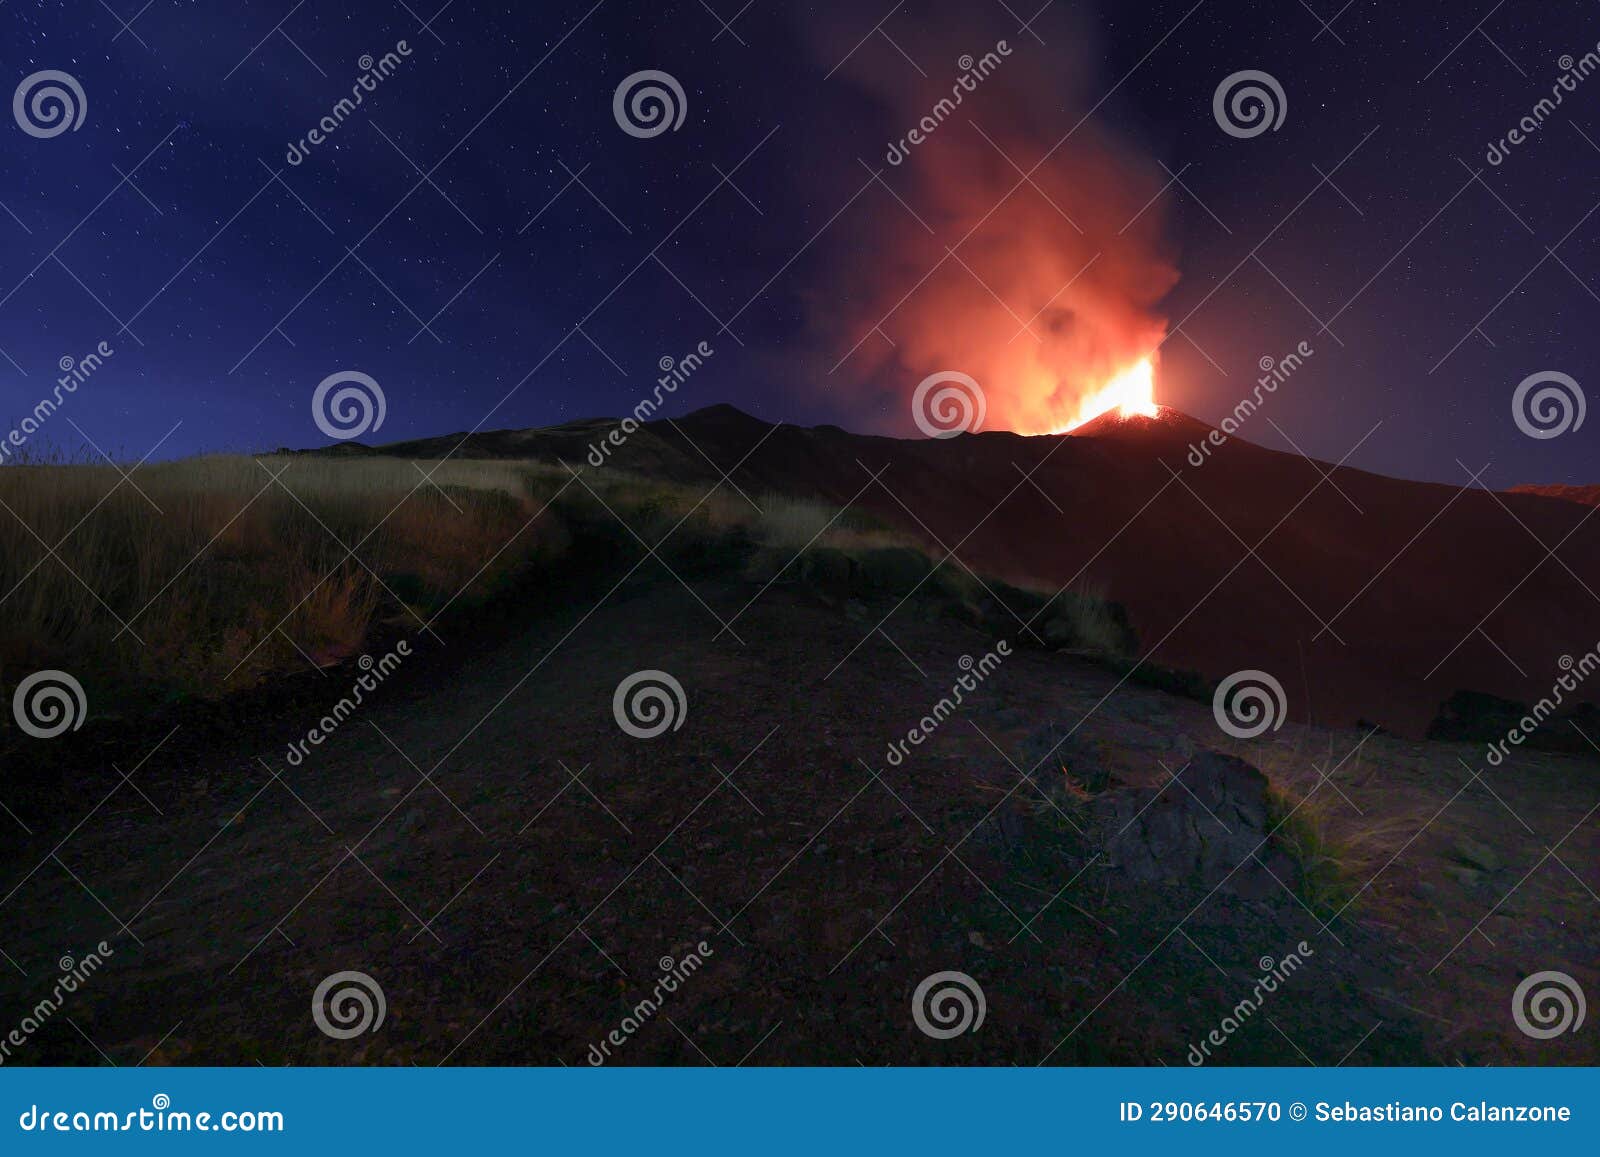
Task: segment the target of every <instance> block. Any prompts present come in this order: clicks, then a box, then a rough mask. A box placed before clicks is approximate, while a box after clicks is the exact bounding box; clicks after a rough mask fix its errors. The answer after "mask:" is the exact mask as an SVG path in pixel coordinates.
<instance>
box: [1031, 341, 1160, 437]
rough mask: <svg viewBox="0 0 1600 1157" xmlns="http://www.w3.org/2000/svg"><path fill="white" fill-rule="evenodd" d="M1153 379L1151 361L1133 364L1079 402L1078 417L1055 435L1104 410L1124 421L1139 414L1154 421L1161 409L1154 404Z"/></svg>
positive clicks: (1098, 414)
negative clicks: (1118, 413)
mask: <svg viewBox="0 0 1600 1157" xmlns="http://www.w3.org/2000/svg"><path fill="white" fill-rule="evenodd" d="M1155 377H1156V371H1155V365H1154V363H1153V362H1152V361H1151V359H1150V358H1143V359H1141V360H1140V361H1138V362H1135V363H1134V364H1133V365H1132V366H1130V367H1129V368H1128V369H1125V370H1123V371H1122V372H1121V373H1120V374H1118V375H1117V376H1116V377H1114V378H1112V379H1111V380H1110V381H1109V382H1107V383H1106V384H1105V385H1104V386H1102V387H1101V388H1100V389H1098V390H1096V391H1095V392H1094V393H1092V394H1090V395H1089V396H1088V397H1087V398H1085V399H1084V400H1083V401H1082V402H1080V403H1078V414H1077V417H1075V418H1073V419H1072V421H1070V422H1068V423H1067V424H1066V425H1065V426H1063V427H1061V429H1060V430H1058V431H1056V432H1057V433H1058V434H1064V433H1066V432H1067V431H1069V430H1075V429H1077V428H1078V427H1079V426H1081V425H1083V424H1084V423H1085V422H1088V421H1090V420H1092V419H1094V418H1098V417H1099V416H1100V415H1101V414H1104V413H1105V412H1106V411H1107V410H1117V411H1118V412H1120V413H1121V415H1122V416H1123V417H1124V418H1132V417H1135V416H1140V415H1142V416H1144V417H1146V418H1154V417H1155V416H1156V415H1157V414H1159V413H1160V412H1161V407H1159V406H1157V405H1156V381H1155Z"/></svg>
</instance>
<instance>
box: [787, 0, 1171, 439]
mask: <svg viewBox="0 0 1600 1157" xmlns="http://www.w3.org/2000/svg"><path fill="white" fill-rule="evenodd" d="M974 23H976V22H975V21H971V20H969V19H968V18H966V17H963V16H961V15H959V14H951V15H947V16H946V17H945V18H944V19H942V20H941V21H939V22H936V23H932V24H925V25H918V26H917V28H916V29H915V31H914V32H909V31H908V33H907V35H908V36H909V37H911V38H912V42H911V43H908V44H907V46H906V50H907V52H908V53H910V54H911V55H912V56H913V57H915V58H917V59H921V58H923V57H926V58H927V59H930V60H934V59H948V58H952V57H955V56H956V54H957V53H958V52H960V51H962V50H963V49H962V47H961V46H964V45H969V44H974V43H981V40H980V37H981V35H982V33H983V29H982V28H981V26H979V27H970V26H968V27H964V26H963V25H970V24H974ZM1084 36H1085V40H1084V43H1087V42H1088V41H1089V40H1092V35H1091V33H1090V32H1089V31H1087V30H1086V31H1085V34H1084ZM848 47H849V44H848V43H845V44H844V45H843V46H842V47H839V48H838V49H837V50H836V51H833V52H830V53H828V54H825V55H826V56H829V57H831V59H832V60H835V61H836V60H838V59H839V56H840V54H841V53H843V52H844V50H845V49H847V48H848ZM993 63H994V67H993V69H992V70H990V71H989V72H988V73H987V75H986V77H985V79H984V81H983V85H982V87H981V88H980V89H978V90H976V91H974V92H972V93H971V94H969V95H966V96H964V98H963V100H962V102H961V109H960V113H959V114H958V115H956V116H953V117H951V118H950V119H949V120H948V121H947V122H946V123H945V124H944V125H943V126H942V127H941V128H939V130H938V132H937V134H936V135H934V136H932V137H930V138H928V139H926V140H925V141H923V142H922V143H921V144H918V145H916V146H915V147H912V148H910V150H909V152H907V151H905V150H901V149H898V148H896V149H895V150H891V151H890V152H889V154H888V155H887V157H886V160H885V164H884V167H883V171H882V172H881V173H879V174H877V179H876V181H875V182H874V183H873V184H872V186H871V188H869V189H868V190H867V191H866V192H864V193H863V194H862V199H861V200H860V201H858V202H857V204H862V205H864V204H866V203H867V200H866V198H867V197H868V196H871V197H873V198H874V199H875V200H874V203H876V201H877V200H881V201H882V202H883V203H884V204H883V206H881V207H882V208H883V211H882V212H866V211H862V212H859V213H856V212H850V213H846V214H844V215H843V216H841V217H840V218H839V220H838V222H837V223H835V224H833V225H831V226H830V228H829V230H828V233H827V246H826V249H825V251H824V259H823V261H824V265H825V268H826V270H827V285H826V288H825V289H817V290H814V291H813V292H811V293H810V294H808V296H807V302H808V305H809V308H810V321H811V324H812V327H813V330H814V332H815V333H816V334H817V335H818V336H820V337H821V338H822V340H823V345H824V349H823V352H824V356H825V357H826V363H825V364H826V365H827V366H828V377H829V378H830V384H832V383H833V382H837V383H840V385H841V386H842V387H843V389H842V390H841V391H840V392H841V393H847V394H849V395H850V396H851V398H852V399H853V400H852V402H851V403H847V405H849V406H850V407H851V408H857V409H859V410H860V411H861V412H862V420H864V421H874V422H875V423H876V424H878V425H880V426H886V427H887V429H888V431H889V432H892V433H896V434H910V433H912V431H913V430H915V429H918V428H919V423H918V422H917V418H918V417H923V418H924V421H923V422H922V423H920V426H921V427H922V428H923V432H924V433H926V426H927V425H929V424H932V425H935V426H939V427H941V428H946V426H947V424H946V423H941V422H937V421H935V422H932V423H929V422H927V421H926V418H925V416H924V415H918V414H917V411H916V409H915V405H914V403H915V401H916V389H917V386H918V383H920V382H924V381H927V380H928V379H930V378H932V377H938V378H939V379H940V380H949V379H951V378H952V377H954V376H955V375H957V374H959V375H961V376H963V377H965V378H967V379H969V380H970V381H973V382H976V383H977V385H978V387H979V388H980V390H981V398H979V399H974V400H973V401H972V403H971V405H970V406H969V407H968V409H969V412H970V413H972V414H974V415H978V414H981V415H982V420H983V428H984V429H989V430H996V429H1006V430H1012V431H1014V432H1016V433H1019V434H1054V433H1063V432H1065V431H1067V430H1071V429H1073V428H1074V427H1077V426H1081V425H1082V424H1083V423H1085V422H1087V421H1089V420H1091V419H1092V418H1094V417H1096V416H1097V415H1099V414H1102V413H1104V412H1106V411H1107V410H1117V411H1119V412H1120V413H1122V414H1124V415H1128V416H1133V415H1136V414H1137V415H1146V416H1153V415H1155V413H1156V412H1157V411H1156V403H1155V398H1154V395H1153V376H1154V362H1155V351H1157V350H1158V349H1159V348H1160V347H1161V343H1162V340H1163V338H1164V336H1165V335H1166V333H1167V330H1168V325H1167V319H1166V318H1165V316H1164V315H1163V313H1162V302H1163V300H1164V299H1165V297H1166V295H1167V294H1168V292H1169V291H1170V290H1171V289H1172V287H1173V285H1174V284H1175V282H1176V281H1177V279H1178V272H1177V268H1176V264H1175V246H1174V245H1173V244H1172V243H1171V242H1170V241H1169V239H1168V236H1167V221H1166V212H1167V210H1168V208H1169V205H1170V199H1166V198H1163V197H1162V195H1161V194H1162V193H1163V191H1164V190H1165V189H1166V188H1167V186H1168V185H1170V183H1171V182H1170V181H1168V180H1167V178H1166V173H1165V172H1164V171H1163V170H1162V167H1161V166H1160V165H1159V164H1158V163H1157V162H1156V161H1155V160H1154V159H1153V158H1151V157H1150V156H1149V155H1148V153H1147V152H1146V151H1145V150H1144V149H1143V148H1142V147H1141V145H1140V143H1139V142H1137V141H1136V140H1132V139H1129V138H1127V137H1125V136H1122V135H1120V134H1119V133H1118V132H1117V131H1116V129H1114V128H1113V127H1111V126H1110V125H1109V124H1107V123H1105V122H1104V121H1103V120H1100V121H1090V120H1088V119H1087V115H1086V114H1087V112H1088V111H1089V110H1090V109H1091V108H1093V107H1095V106H1094V104H1093V102H1094V100H1096V99H1097V98H1098V86H1097V85H1096V84H1094V83H1093V82H1092V81H1090V80H1089V79H1088V78H1089V77H1092V75H1093V72H1094V60H1093V56H1092V53H1089V52H1088V51H1087V50H1084V55H1083V58H1082V59H1079V60H1070V61H1063V60H1062V59H1060V58H1059V57H1058V56H1057V55H1055V54H1049V55H1047V54H1042V53H1026V52H1022V51H1020V50H1018V51H1016V52H1009V51H1008V52H1007V53H1006V54H1004V55H1002V54H1000V53H999V52H998V51H997V52H996V53H995V55H994V62H993ZM840 75H841V76H847V77H849V78H850V79H851V80H852V81H854V82H855V83H856V84H857V85H858V86H859V88H860V89H861V91H862V94H863V100H864V101H870V102H871V103H872V105H873V107H875V108H877V109H879V110H881V112H882V115H883V118H884V124H883V128H882V133H883V137H884V139H886V140H891V141H899V140H900V138H901V137H902V136H903V135H904V126H906V125H914V124H921V123H922V121H921V119H920V118H923V117H924V116H925V114H926V110H927V109H928V108H930V107H934V106H935V104H936V102H937V101H938V99H939V94H938V92H937V91H936V89H937V86H936V84H935V83H934V82H933V81H932V80H930V81H929V82H928V86H927V88H926V89H924V88H923V87H922V86H920V85H910V86H907V85H904V84H900V83H898V82H896V83H890V82H889V81H888V80H887V79H886V78H885V77H884V76H883V75H882V73H881V71H880V70H876V69H874V68H872V67H870V66H869V65H868V64H867V63H866V62H865V58H852V61H851V63H847V64H846V65H844V67H843V68H841V69H840ZM1063 110H1066V112H1067V113H1068V114H1070V113H1072V112H1073V111H1074V110H1077V111H1079V112H1081V113H1082V114H1083V115H1084V119H1083V121H1082V122H1080V123H1079V124H1078V125H1077V126H1075V127H1074V128H1073V130H1072V131H1071V132H1070V133H1068V134H1066V135H1065V136H1063V135H1062V132H1061V124H1062V120H1063ZM929 123H932V122H931V121H930V122H929ZM1067 123H1071V117H1070V115H1069V116H1068V117H1067ZM924 131H927V130H926V126H925V125H924ZM869 414H870V417H869ZM964 428H966V429H971V427H970V426H967V427H964Z"/></svg>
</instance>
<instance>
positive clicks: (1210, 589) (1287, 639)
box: [384, 406, 1600, 746]
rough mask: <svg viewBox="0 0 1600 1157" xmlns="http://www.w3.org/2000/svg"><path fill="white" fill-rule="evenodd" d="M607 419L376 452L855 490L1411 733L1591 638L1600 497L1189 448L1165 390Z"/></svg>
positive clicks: (1155, 652)
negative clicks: (989, 425) (1140, 410)
mask: <svg viewBox="0 0 1600 1157" xmlns="http://www.w3.org/2000/svg"><path fill="white" fill-rule="evenodd" d="M614 426H615V423H614V422H602V421H596V422H588V423H577V424H574V425H571V426H567V427H557V428H555V429H551V430H543V431H520V432H503V433H497V434H473V435H465V436H464V435H452V436H450V437H448V438H440V439H432V440H428V441H425V442H415V443H405V444H400V445H396V446H394V447H387V448H385V451H384V452H386V453H395V454H400V455H404V456H407V457H414V458H416V457H421V458H427V457H437V456H439V455H442V454H445V453H447V452H449V451H450V450H451V449H452V448H455V447H458V446H460V447H461V448H460V449H459V450H458V454H460V455H464V456H467V457H497V456H513V457H519V456H520V457H535V458H542V459H545V460H550V461H555V460H561V461H567V462H570V463H572V464H573V465H582V464H583V462H584V461H585V459H586V457H588V456H589V455H591V454H593V453H594V452H595V447H597V446H598V447H600V448H601V449H603V450H605V451H606V452H605V454H604V455H597V457H598V460H600V461H603V462H605V463H607V464H608V466H612V467H615V468H618V469H630V470H636V471H639V472H641V473H644V474H647V475H649V476H652V477H671V478H676V479H681V480H686V481H691V480H692V481H695V482H698V483H703V484H706V485H710V484H712V483H715V482H717V481H719V479H720V478H721V474H722V471H724V470H726V471H728V472H729V476H730V478H731V480H732V481H733V482H734V483H735V484H736V485H737V486H738V487H740V488H741V489H742V490H743V491H745V492H746V493H750V494H757V493H761V492H763V491H776V492H780V493H784V494H793V495H799V496H803V497H809V498H817V499H821V500H823V501H826V502H829V503H832V504H836V505H845V504H850V505H851V506H852V507H853V508H856V509H862V510H866V511H870V512H871V513H872V514H874V515H876V516H877V517H880V518H882V519H883V520H884V521H885V522H887V523H889V524H891V525H893V526H896V527H899V528H900V529H902V530H904V531H906V532H908V533H910V534H913V535H916V536H918V537H919V538H921V539H922V540H923V541H924V542H925V543H926V545H927V547H928V549H929V550H930V551H932V552H934V553H935V554H936V556H938V557H943V556H945V555H946V554H949V553H951V552H953V553H954V559H953V560H952V562H951V564H950V565H952V566H962V565H964V566H967V567H970V568H972V569H973V570H975V571H980V572H983V573H988V574H998V575H1002V576H1006V577H1010V578H1013V579H1016V580H1018V581H1022V582H1031V583H1035V584H1041V585H1043V586H1044V587H1046V588H1048V589H1049V590H1052V591H1054V590H1057V589H1061V588H1063V587H1069V588H1074V587H1081V588H1085V589H1088V590H1092V591H1095V592H1099V593H1102V594H1104V595H1105V596H1106V597H1108V598H1110V599H1112V600H1113V601H1115V602H1117V603H1119V604H1120V605H1122V606H1123V607H1125V608H1126V610H1127V612H1128V614H1129V616H1130V618H1131V621H1132V624H1133V626H1134V628H1135V630H1136V631H1137V633H1138V636H1139V639H1140V644H1141V648H1142V653H1143V654H1145V655H1147V656H1148V657H1149V658H1150V659H1151V661H1153V662H1156V663H1159V664H1162V665H1164V666H1167V667H1172V668H1178V669H1184V670H1192V671H1196V672H1199V673H1200V674H1201V675H1203V676H1205V677H1206V678H1207V679H1210V680H1213V681H1215V680H1219V679H1222V678H1224V677H1226V676H1227V675H1229V674H1232V673H1233V672H1235V671H1238V670H1241V669H1258V670H1264V671H1266V672H1268V673H1270V674H1272V675H1273V677H1274V678H1276V679H1277V680H1278V681H1279V682H1280V683H1281V684H1282V685H1283V686H1284V687H1285V688H1286V690H1287V691H1288V709H1289V712H1290V714H1291V715H1292V716H1293V717H1294V718H1297V719H1300V720H1304V721H1310V722H1325V723H1332V724H1339V725H1346V726H1349V725H1354V724H1356V723H1358V722H1361V721H1367V722H1371V723H1375V724H1378V725H1380V726H1382V727H1383V728H1384V729H1386V730H1389V731H1393V732H1395V733H1397V734H1402V735H1413V736H1420V735H1422V734H1424V733H1425V732H1426V731H1427V729H1428V725H1429V723H1430V722H1431V721H1432V720H1433V719H1434V718H1435V717H1436V716H1437V715H1438V713H1439V711H1440V708H1441V706H1442V705H1443V704H1444V703H1445V702H1446V701H1447V700H1449V699H1450V698H1451V697H1452V696H1453V695H1454V694H1456V693H1457V692H1459V691H1470V692H1477V693H1481V694H1485V695H1491V696H1495V697H1498V698H1500V699H1503V700H1508V701H1512V702H1516V703H1531V702H1537V701H1538V700H1539V699H1540V698H1541V697H1543V696H1545V695H1546V694H1548V692H1549V690H1550V688H1551V685H1552V684H1553V683H1554V682H1555V680H1556V679H1557V678H1558V677H1559V676H1560V674H1561V673H1562V670H1563V669H1562V668H1561V667H1560V666H1559V663H1560V661H1561V659H1562V656H1578V655H1581V654H1583V653H1585V652H1588V651H1590V650H1591V649H1593V648H1594V647H1595V646H1596V645H1597V644H1600V518H1596V517H1595V515H1596V512H1597V509H1600V508H1597V507H1596V506H1595V505H1593V504H1588V505H1585V504H1582V503H1580V502H1576V501H1570V500H1569V497H1570V496H1569V495H1561V494H1556V493H1543V492H1527V490H1526V488H1521V489H1519V490H1516V491H1511V492H1505V493H1496V492H1492V491H1489V490H1485V489H1481V488H1477V487H1458V486H1448V485H1441V484H1436V483H1422V482H1409V481H1402V480H1398V479H1393V478H1385V477H1382V476H1379V475H1374V474H1369V473H1366V472H1363V471H1360V470H1354V469H1350V468H1348V467H1345V466H1342V465H1338V464H1328V463H1323V462H1317V461H1314V460H1312V459H1309V458H1305V457H1302V456H1300V455H1297V454H1288V453H1280V452H1277V451H1272V450H1266V449H1263V448H1261V447H1259V446H1255V445H1252V444H1250V443H1248V442H1244V441H1241V440H1238V439H1232V440H1228V441H1226V443H1225V444H1224V445H1221V446H1220V447H1206V448H1205V449H1206V451H1208V452H1205V453H1201V454H1197V455H1196V456H1197V457H1198V459H1199V461H1200V462H1201V465H1200V466H1198V467H1197V466H1195V465H1194V464H1193V462H1192V461H1191V460H1190V456H1191V450H1192V448H1193V447H1196V446H1199V445H1201V444H1203V443H1205V442H1206V439H1207V437H1208V436H1209V435H1210V434H1211V433H1212V428H1211V427H1210V426H1207V425H1205V424H1204V423H1201V422H1198V421H1196V420H1195V419H1193V418H1189V417H1187V416H1185V415H1183V414H1181V413H1179V412H1177V411H1174V410H1170V409H1163V410H1162V411H1161V413H1160V415H1159V416H1158V417H1156V418H1131V419H1123V418H1119V417H1117V416H1116V415H1114V414H1107V415H1104V416H1102V417H1101V418H1098V419H1096V420H1095V421H1094V422H1092V423H1090V424H1089V425H1087V426H1084V427H1080V428H1079V430H1077V431H1075V432H1074V433H1073V434H1071V435H1061V436H1054V437H1021V436H1018V435H1014V434H1009V433H988V432H986V433H980V434H963V435H960V436H958V437H956V438H953V439H948V440H927V441H905V440H899V439H892V438H878V437H868V436H862V435H857V434H851V433H848V432H846V431H844V430H841V429H838V428H837V427H829V426H823V427H818V428H815V429H802V428H797V427H788V426H777V427H775V426H772V425H769V424H768V423H765V422H762V421H760V420H758V419H756V418H753V417H751V416H749V415H747V414H744V413H742V412H740V411H739V410H736V409H734V408H733V407H731V406H715V407H711V408H709V409H705V410H700V411H697V412H695V413H693V414H690V415H688V416H686V417H684V418H681V419H677V420H675V421H658V422H651V423H647V424H645V425H644V426H643V427H642V428H641V429H640V430H639V431H637V432H636V433H634V434H633V436H632V437H631V438H628V439H626V440H624V442H623V445H622V446H621V447H620V448H613V447H606V446H605V445H604V438H605V435H606V434H607V433H608V432H609V431H610V430H611V429H613V428H614ZM463 438H464V439H465V441H464V444H463ZM1462 481H1463V483H1467V482H1469V481H1470V480H1469V478H1468V477H1467V476H1466V474H1465V473H1464V474H1463V478H1462ZM1595 696H1596V693H1593V692H1591V695H1590V698H1589V701H1590V702H1594V701H1596V697H1595ZM1568 736H1569V737H1570V732H1569V733H1568ZM1579 746H1582V744H1581V742H1580V743H1579Z"/></svg>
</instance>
